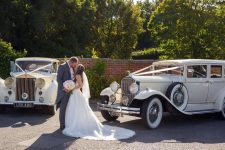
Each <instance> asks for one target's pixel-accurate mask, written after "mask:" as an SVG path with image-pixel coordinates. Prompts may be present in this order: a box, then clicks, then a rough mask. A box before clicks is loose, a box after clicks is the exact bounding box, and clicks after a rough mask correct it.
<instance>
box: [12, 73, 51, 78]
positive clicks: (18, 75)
mask: <svg viewBox="0 0 225 150" xmlns="http://www.w3.org/2000/svg"><path fill="white" fill-rule="evenodd" d="M11 76H12V77H15V78H46V77H51V76H52V75H51V74H41V73H34V72H33V73H29V72H28V73H24V72H18V73H11Z"/></svg>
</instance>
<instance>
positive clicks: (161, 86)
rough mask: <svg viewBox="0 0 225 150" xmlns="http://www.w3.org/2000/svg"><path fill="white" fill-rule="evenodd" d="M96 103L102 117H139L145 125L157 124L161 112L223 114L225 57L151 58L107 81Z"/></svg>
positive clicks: (108, 118)
mask: <svg viewBox="0 0 225 150" xmlns="http://www.w3.org/2000/svg"><path fill="white" fill-rule="evenodd" d="M100 95H101V97H102V101H101V102H100V103H98V108H99V109H100V110H101V113H102V116H103V117H104V118H105V119H106V120H110V121H113V120H116V119H117V118H118V117H119V116H123V114H126V115H136V116H140V117H142V120H143V122H144V124H145V125H146V127H148V128H156V127H158V126H159V124H160V122H161V119H162V116H163V112H165V111H168V112H171V113H174V112H180V113H182V114H186V115H194V114H203V113H215V112H218V114H219V115H220V117H221V118H222V119H224V118H225V61H221V60H201V59H186V60H166V61H158V62H154V63H153V64H152V65H151V66H148V67H146V68H143V69H141V70H138V71H136V72H133V73H129V75H128V76H127V77H125V78H123V79H122V81H121V85H119V84H118V83H117V82H113V83H111V85H110V87H108V88H106V89H104V90H103V91H102V92H101V94H100Z"/></svg>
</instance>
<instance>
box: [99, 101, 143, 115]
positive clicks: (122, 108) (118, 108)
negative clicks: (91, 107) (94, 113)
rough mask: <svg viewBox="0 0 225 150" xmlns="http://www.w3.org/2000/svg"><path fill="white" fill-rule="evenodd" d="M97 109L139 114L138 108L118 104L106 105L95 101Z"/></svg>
mask: <svg viewBox="0 0 225 150" xmlns="http://www.w3.org/2000/svg"><path fill="white" fill-rule="evenodd" d="M97 106H98V110H108V111H111V112H116V113H121V114H140V108H131V107H125V106H120V105H108V104H102V103H97Z"/></svg>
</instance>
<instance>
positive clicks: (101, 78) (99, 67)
mask: <svg viewBox="0 0 225 150" xmlns="http://www.w3.org/2000/svg"><path fill="white" fill-rule="evenodd" d="M105 68H106V63H105V62H104V61H103V60H100V59H99V60H97V62H96V64H95V66H94V67H93V68H91V69H87V70H86V73H87V77H88V81H89V86H90V92H91V98H92V99H97V98H99V97H100V93H101V91H102V90H103V89H105V88H106V87H109V85H110V83H111V82H112V81H117V82H119V83H120V80H121V79H122V77H120V76H113V77H112V76H105V75H104V73H105Z"/></svg>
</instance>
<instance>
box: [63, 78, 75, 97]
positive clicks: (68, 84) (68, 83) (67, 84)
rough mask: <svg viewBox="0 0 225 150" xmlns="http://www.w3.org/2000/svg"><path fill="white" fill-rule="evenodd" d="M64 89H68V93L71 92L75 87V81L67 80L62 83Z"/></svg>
mask: <svg viewBox="0 0 225 150" xmlns="http://www.w3.org/2000/svg"><path fill="white" fill-rule="evenodd" d="M63 87H64V89H66V90H68V91H69V93H68V94H72V91H73V89H74V88H75V83H74V82H73V80H67V81H65V82H64V83H63Z"/></svg>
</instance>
